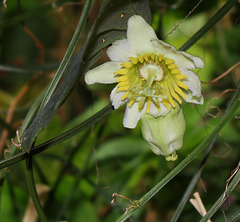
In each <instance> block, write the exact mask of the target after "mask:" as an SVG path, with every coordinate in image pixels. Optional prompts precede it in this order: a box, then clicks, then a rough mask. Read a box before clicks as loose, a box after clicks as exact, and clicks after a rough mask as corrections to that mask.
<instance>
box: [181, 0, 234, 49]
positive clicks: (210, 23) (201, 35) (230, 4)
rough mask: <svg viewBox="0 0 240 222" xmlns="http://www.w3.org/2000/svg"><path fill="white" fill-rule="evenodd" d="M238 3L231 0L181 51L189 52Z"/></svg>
mask: <svg viewBox="0 0 240 222" xmlns="http://www.w3.org/2000/svg"><path fill="white" fill-rule="evenodd" d="M237 2H238V0H229V1H228V2H227V3H226V4H225V5H224V6H223V7H222V8H220V9H219V10H218V11H217V13H216V14H215V15H214V16H213V17H212V18H210V19H209V20H208V22H207V23H206V24H205V25H204V26H203V27H202V28H201V29H199V30H198V31H197V32H196V33H195V34H194V35H193V36H192V37H191V38H190V39H189V40H188V41H187V42H186V43H185V44H183V45H182V46H181V47H180V48H179V50H180V51H187V50H188V49H189V48H190V47H191V46H193V45H194V44H195V43H196V42H197V41H198V40H199V39H200V38H202V37H203V36H204V34H205V33H207V32H208V31H209V30H210V29H211V28H212V27H213V26H214V25H215V24H216V23H217V22H218V21H219V20H221V19H222V18H223V17H224V16H225V15H226V14H227V13H228V12H229V10H230V9H231V8H232V7H233V6H234V5H235V4H236V3H237Z"/></svg>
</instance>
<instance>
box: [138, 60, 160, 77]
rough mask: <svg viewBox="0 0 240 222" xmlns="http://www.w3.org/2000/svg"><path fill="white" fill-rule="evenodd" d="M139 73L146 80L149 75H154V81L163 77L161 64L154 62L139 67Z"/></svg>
mask: <svg viewBox="0 0 240 222" xmlns="http://www.w3.org/2000/svg"><path fill="white" fill-rule="evenodd" d="M139 73H140V75H141V77H142V78H144V79H145V80H148V79H149V78H151V77H150V76H155V79H154V80H155V81H161V80H162V79H163V70H162V68H161V66H159V65H155V64H146V65H143V67H141V68H140V69H139Z"/></svg>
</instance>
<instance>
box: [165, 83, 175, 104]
mask: <svg viewBox="0 0 240 222" xmlns="http://www.w3.org/2000/svg"><path fill="white" fill-rule="evenodd" d="M164 89H165V92H166V95H167V98H168V101H169V103H170V104H171V105H172V107H175V103H174V101H173V99H172V96H171V94H170V92H169V88H168V84H167V83H166V81H165V82H164Z"/></svg>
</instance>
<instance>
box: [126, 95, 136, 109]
mask: <svg viewBox="0 0 240 222" xmlns="http://www.w3.org/2000/svg"><path fill="white" fill-rule="evenodd" d="M135 100H136V97H133V98H132V99H131V100H130V102H129V103H128V107H130V108H131V107H132V105H133V103H134V102H135Z"/></svg>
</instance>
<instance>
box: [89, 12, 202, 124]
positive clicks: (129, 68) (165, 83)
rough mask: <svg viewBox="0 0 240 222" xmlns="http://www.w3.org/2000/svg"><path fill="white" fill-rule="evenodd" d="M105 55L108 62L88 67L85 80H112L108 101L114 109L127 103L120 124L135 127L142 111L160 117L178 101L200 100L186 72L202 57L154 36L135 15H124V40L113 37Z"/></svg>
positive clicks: (195, 80) (198, 88) (197, 83)
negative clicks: (177, 48)
mask: <svg viewBox="0 0 240 222" xmlns="http://www.w3.org/2000/svg"><path fill="white" fill-rule="evenodd" d="M107 55H108V57H109V58H110V60H111V61H109V62H106V63H104V64H102V65H100V66H98V67H96V68H94V69H92V70H90V71H88V72H87V73H86V75H85V81H86V83H87V84H93V83H106V84H109V83H115V82H117V83H118V84H117V86H116V87H115V88H114V89H113V90H112V93H111V95H110V99H111V102H112V105H113V107H114V108H115V109H117V108H119V107H120V106H121V105H123V104H124V103H128V104H127V107H126V111H125V116H124V120H123V125H124V126H125V127H127V128H135V127H136V125H137V122H138V120H139V119H140V118H141V117H142V116H143V115H144V114H145V113H148V114H150V115H152V116H155V117H156V116H165V115H167V114H168V113H169V111H170V110H171V109H172V108H174V107H175V106H176V103H179V104H181V103H182V100H185V101H187V102H190V103H196V104H202V103H203V97H202V95H201V83H200V80H199V78H198V76H197V75H196V74H195V73H194V72H193V71H191V70H190V69H195V68H203V66H204V63H203V61H202V60H201V59H200V58H199V57H196V56H193V55H191V54H189V53H186V52H182V51H177V50H176V49H175V48H174V47H173V46H171V45H169V44H167V43H165V42H163V41H161V40H159V39H158V38H157V36H156V34H155V32H154V30H153V28H152V27H151V26H150V25H148V24H147V23H146V21H145V20H144V19H143V18H142V17H141V16H138V15H134V16H132V17H130V18H129V20H128V29H127V39H121V40H117V41H115V42H114V43H113V44H112V46H110V47H109V48H108V49H107Z"/></svg>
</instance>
